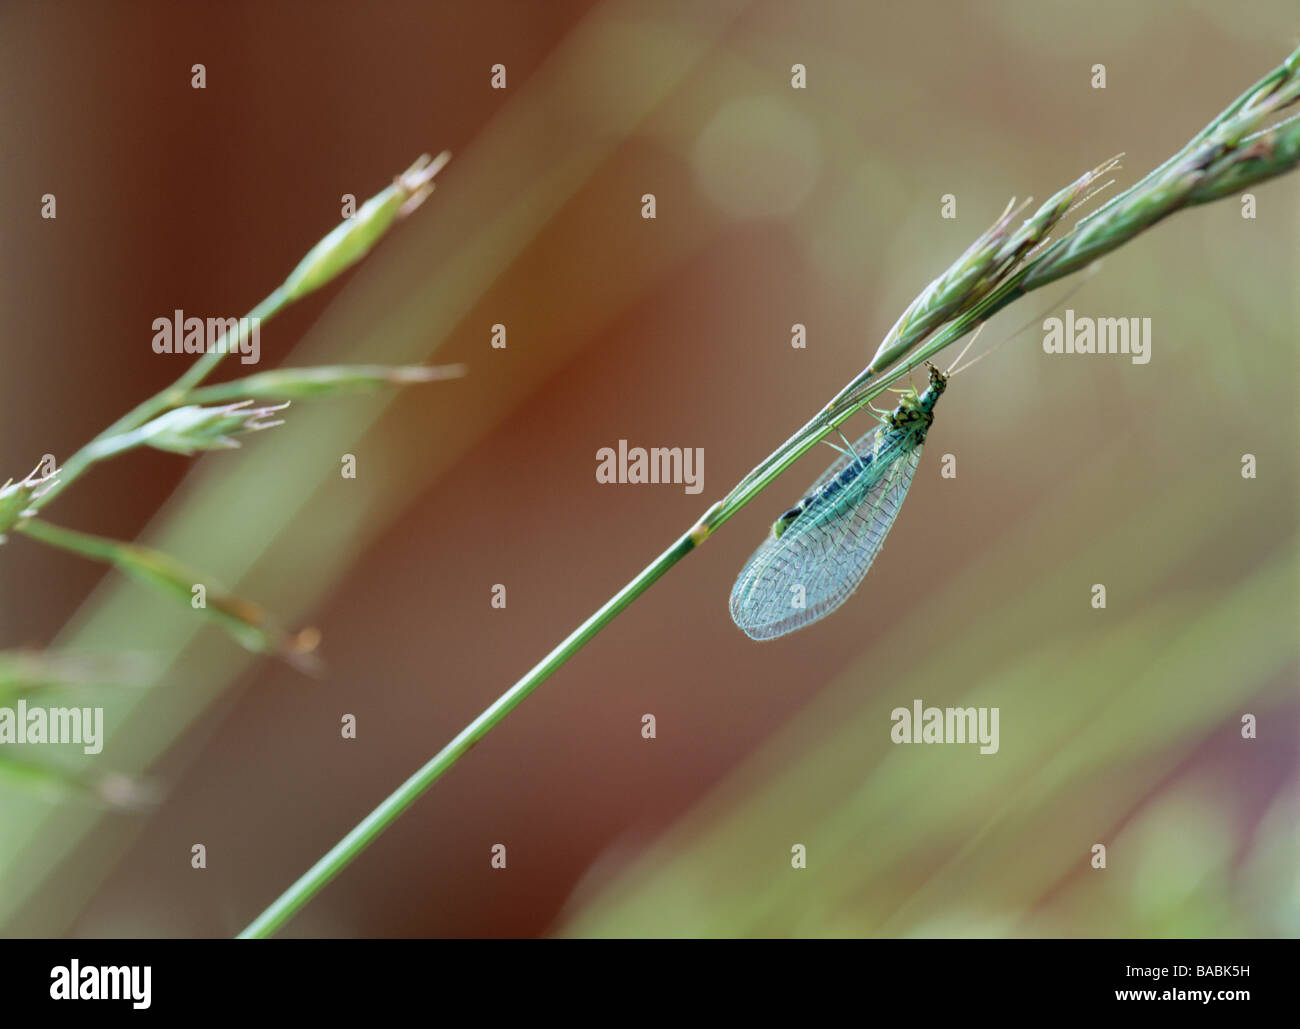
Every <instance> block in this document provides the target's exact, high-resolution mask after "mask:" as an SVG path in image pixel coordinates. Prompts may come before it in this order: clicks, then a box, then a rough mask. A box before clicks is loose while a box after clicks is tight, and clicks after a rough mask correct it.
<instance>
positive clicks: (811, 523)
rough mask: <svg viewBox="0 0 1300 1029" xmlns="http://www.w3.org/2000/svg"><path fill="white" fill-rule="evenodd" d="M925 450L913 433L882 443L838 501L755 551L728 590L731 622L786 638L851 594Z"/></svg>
mask: <svg viewBox="0 0 1300 1029" xmlns="http://www.w3.org/2000/svg"><path fill="white" fill-rule="evenodd" d="M921 449H922V447H921V445H920V444H918V443H916V442H915V438H914V437H911V436H908V437H904V438H903V439H901V440H899V441H898V442H897V443H892V444H886V445H883V446H882V447H881V448H880V449H879V450H878V451H877V452H876V454H875V459H874V460H873V461H872V463H871V465H869V466H868V467H867V469H865V470H864V472H863V473H862V475H861V476H860V478H859V479H858V480H857V481H855V482H854V483H853V484H852V486H851V487H850V489H849V490H848V491H846V495H845V496H844V497H843V498H842V499H841V500H839V501H838V502H837V503H834V504H827V505H825V507H824V508H822V509H820V510H812V511H809V512H807V513H806V514H805V515H804V516H802V517H800V518H798V519H796V520H795V521H794V523H793V524H792V525H791V526H790V527H789V528H788V529H786V531H785V532H784V533H783V534H782V535H781V537H780V538H779V539H770V538H769V539H768V540H767V541H766V542H765V543H764V544H763V545H762V546H761V547H759V548H758V550H757V551H755V552H754V556H753V557H751V558H750V559H749V563H748V564H746V565H745V567H744V569H743V570H742V571H741V573H740V577H739V578H738V579H737V580H736V585H735V587H734V588H733V589H732V591H731V617H732V620H733V621H734V622H735V623H736V625H738V626H739V627H740V628H741V629H742V630H744V632H745V634H746V635H747V636H749V637H750V638H751V639H756V640H770V639H774V638H775V637H777V636H783V635H785V634H786V633H788V632H793V631H794V630H795V629H798V628H800V627H802V626H804V625H808V624H809V623H811V622H815V621H817V620H818V619H819V618H823V617H825V616H826V615H828V614H830V612H832V611H834V610H835V609H836V608H837V607H839V606H840V605H841V604H842V603H844V601H845V600H847V599H848V598H849V596H850V595H851V594H852V593H853V591H854V590H856V589H857V588H858V586H859V584H860V583H861V582H862V579H863V577H864V576H865V575H866V574H867V570H868V569H869V568H870V567H871V563H872V562H873V561H874V560H875V559H876V555H877V554H879V553H880V548H881V547H882V546H884V543H885V537H886V536H887V535H888V534H889V530H890V528H891V527H892V526H893V524H894V519H895V518H897V517H898V512H899V509H900V508H901V507H902V506H903V500H904V499H905V498H906V497H907V490H908V488H909V487H910V486H911V485H912V477H913V475H915V473H916V467H917V465H918V463H919V462H920V460H921ZM845 463H847V460H846V461H845ZM831 470H832V471H834V470H835V469H834V467H832V469H831ZM829 476H830V473H829V472H828V473H827V474H826V475H824V476H823V477H822V478H821V479H820V480H818V482H819V483H821V482H825V481H826V480H827V479H828V478H829ZM800 603H802V606H799V604H800Z"/></svg>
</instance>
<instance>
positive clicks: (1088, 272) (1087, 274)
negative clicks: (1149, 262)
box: [944, 261, 1101, 375]
mask: <svg viewBox="0 0 1300 1029" xmlns="http://www.w3.org/2000/svg"><path fill="white" fill-rule="evenodd" d="M1100 267H1101V262H1100V261H1094V262H1093V263H1092V264H1091V265H1089V266H1088V268H1087V269H1085V271H1084V273H1083V275H1082V276H1081V277H1080V279H1079V281H1078V282H1076V283H1075V284H1074V285H1073V286H1071V287H1070V290H1069V292H1068V293H1066V294H1065V296H1063V297H1061V299H1059V300H1056V301H1054V302H1053V303H1052V304H1051V305H1050V306H1048V307H1045V308H1043V310H1042V311H1040V312H1039V313H1038V315H1037V316H1035V317H1033V318H1030V319H1029V321H1027V322H1025V323H1024V324H1023V325H1022V326H1020V328H1018V329H1016V331H1015V332H1013V333H1011V334H1010V335H1008V336H1006V337H1004V338H1003V339H1002V341H1001V342H999V343H996V344H994V345H993V346H991V347H989V348H988V350H986V351H984V353H982V354H980V355H979V356H978V357H972V358H971V359H970V360H969V361H967V362H966V363H965V364H964V365H962V366H961V367H960V368H953V367H951V366H950V367H949V368H948V371H947V372H945V373H944V374H946V375H957V374H959V373H960V372H964V371H965V370H966V369H967V368H969V367H971V366H972V365H974V364H978V363H979V362H980V361H983V360H984V358H986V357H988V356H989V354H991V353H993V352H994V351H996V350H1001V349H1002V348H1003V347H1004V346H1006V345H1007V344H1008V343H1010V342H1011V341H1012V340H1013V339H1015V338H1016V337H1018V336H1019V335H1020V334H1021V333H1022V332H1024V331H1025V330H1026V329H1028V328H1029V327H1030V326H1032V325H1035V324H1037V323H1038V322H1040V321H1042V319H1043V315H1045V314H1046V313H1047V312H1048V311H1054V310H1056V308H1058V307H1060V306H1061V305H1062V304H1064V303H1067V302H1068V301H1069V299H1070V298H1071V297H1072V296H1074V295H1075V294H1076V293H1078V292H1079V290H1081V289H1083V287H1084V286H1086V285H1087V284H1088V280H1089V279H1091V278H1092V277H1093V275H1095V274H1096V273H1097V269H1098V268H1100ZM987 324H988V323H987V322H980V327H979V328H978V329H976V330H975V335H974V336H972V337H971V338H970V343H967V344H966V346H964V347H963V348H962V351H961V353H960V354H958V355H957V360H956V361H953V364H954V365H955V364H956V363H957V361H960V360H961V359H962V358H963V357H964V356H965V354H966V351H967V350H969V349H970V346H971V343H974V342H975V339H976V337H978V336H979V334H980V332H981V331H982V330H983V328H984V326H985V325H987Z"/></svg>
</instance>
